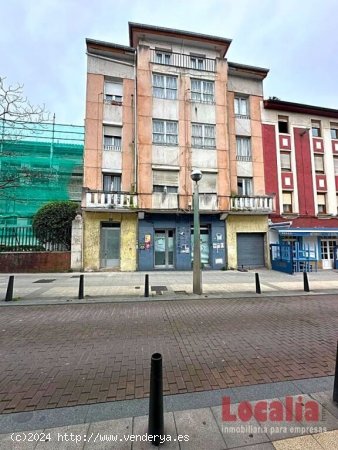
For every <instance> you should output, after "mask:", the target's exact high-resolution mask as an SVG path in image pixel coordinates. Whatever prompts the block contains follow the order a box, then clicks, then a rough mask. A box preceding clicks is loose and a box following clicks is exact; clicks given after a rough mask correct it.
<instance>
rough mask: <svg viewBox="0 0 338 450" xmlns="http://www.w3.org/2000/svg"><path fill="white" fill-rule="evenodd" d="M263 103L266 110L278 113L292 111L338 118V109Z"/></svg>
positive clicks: (279, 101) (295, 104)
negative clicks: (274, 110)
mask: <svg viewBox="0 0 338 450" xmlns="http://www.w3.org/2000/svg"><path fill="white" fill-rule="evenodd" d="M263 103H264V108H265V109H276V110H278V111H290V112H296V113H300V114H310V115H315V116H324V117H334V118H338V109H333V108H325V107H323V106H315V105H306V104H304V103H295V102H287V101H284V100H273V99H267V100H264V101H263Z"/></svg>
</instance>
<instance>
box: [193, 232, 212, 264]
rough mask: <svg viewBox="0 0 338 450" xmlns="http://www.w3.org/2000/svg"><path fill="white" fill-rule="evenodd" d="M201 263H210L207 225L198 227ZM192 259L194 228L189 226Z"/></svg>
mask: <svg viewBox="0 0 338 450" xmlns="http://www.w3.org/2000/svg"><path fill="white" fill-rule="evenodd" d="M200 248H201V264H203V266H209V265H210V232H209V227H208V226H206V227H200ZM193 260H194V228H193V227H191V261H193Z"/></svg>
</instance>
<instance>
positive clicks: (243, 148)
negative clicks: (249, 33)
mask: <svg viewBox="0 0 338 450" xmlns="http://www.w3.org/2000/svg"><path fill="white" fill-rule="evenodd" d="M236 159H237V161H252V151H251V139H250V138H249V137H247V136H236Z"/></svg>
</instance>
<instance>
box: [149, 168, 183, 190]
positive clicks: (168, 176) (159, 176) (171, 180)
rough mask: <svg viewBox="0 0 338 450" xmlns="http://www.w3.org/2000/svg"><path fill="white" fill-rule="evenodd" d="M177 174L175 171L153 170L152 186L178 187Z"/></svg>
mask: <svg viewBox="0 0 338 450" xmlns="http://www.w3.org/2000/svg"><path fill="white" fill-rule="evenodd" d="M178 174H179V172H178V171H176V170H153V185H159V186H178Z"/></svg>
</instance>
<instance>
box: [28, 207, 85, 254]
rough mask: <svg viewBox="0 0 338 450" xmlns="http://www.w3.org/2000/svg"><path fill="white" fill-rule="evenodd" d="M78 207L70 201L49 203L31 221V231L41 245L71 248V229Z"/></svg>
mask: <svg viewBox="0 0 338 450" xmlns="http://www.w3.org/2000/svg"><path fill="white" fill-rule="evenodd" d="M78 207H79V205H78V204H77V203H75V202H71V201H68V200H66V201H56V202H50V203H47V204H46V205H44V206H42V207H41V208H40V209H39V210H38V212H37V213H36V214H35V216H34V219H33V230H34V233H35V235H36V237H37V238H38V239H39V241H40V242H41V243H44V244H49V245H50V246H51V247H53V246H60V245H61V246H63V247H64V249H65V250H70V248H71V228H72V221H73V220H74V218H75V216H76V213H77V210H78Z"/></svg>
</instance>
